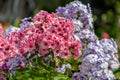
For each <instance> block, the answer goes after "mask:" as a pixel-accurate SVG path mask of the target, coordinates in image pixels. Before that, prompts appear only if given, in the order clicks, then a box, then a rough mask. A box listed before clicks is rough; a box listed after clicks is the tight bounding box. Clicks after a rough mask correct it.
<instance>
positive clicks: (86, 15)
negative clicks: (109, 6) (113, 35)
mask: <svg viewBox="0 0 120 80" xmlns="http://www.w3.org/2000/svg"><path fill="white" fill-rule="evenodd" d="M56 11H57V12H56V14H57V15H58V16H61V17H65V18H68V19H72V20H73V21H74V24H75V30H77V29H79V28H87V29H92V28H93V25H92V22H93V19H92V14H91V9H90V5H89V4H88V5H87V6H86V5H84V4H82V3H81V2H80V1H73V2H70V3H69V4H67V5H66V6H65V7H58V9H56ZM76 25H77V26H76Z"/></svg>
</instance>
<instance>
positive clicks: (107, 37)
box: [102, 33, 110, 39]
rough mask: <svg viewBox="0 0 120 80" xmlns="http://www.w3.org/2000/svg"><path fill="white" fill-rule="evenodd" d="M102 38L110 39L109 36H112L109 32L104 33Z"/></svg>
mask: <svg viewBox="0 0 120 80" xmlns="http://www.w3.org/2000/svg"><path fill="white" fill-rule="evenodd" d="M102 38H106V39H109V38H110V36H109V34H108V33H103V34H102Z"/></svg>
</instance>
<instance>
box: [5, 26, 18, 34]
mask: <svg viewBox="0 0 120 80" xmlns="http://www.w3.org/2000/svg"><path fill="white" fill-rule="evenodd" d="M19 30H20V28H17V27H14V26H10V27H9V28H8V29H6V30H5V33H4V34H5V36H8V35H9V34H10V33H12V32H17V31H19Z"/></svg>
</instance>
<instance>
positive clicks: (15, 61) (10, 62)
mask: <svg viewBox="0 0 120 80" xmlns="http://www.w3.org/2000/svg"><path fill="white" fill-rule="evenodd" d="M22 62H24V63H26V58H25V57H23V56H15V57H14V58H10V59H7V60H6V66H7V68H8V73H9V74H13V73H14V69H15V68H17V67H18V66H19V65H20V64H21V63H22Z"/></svg>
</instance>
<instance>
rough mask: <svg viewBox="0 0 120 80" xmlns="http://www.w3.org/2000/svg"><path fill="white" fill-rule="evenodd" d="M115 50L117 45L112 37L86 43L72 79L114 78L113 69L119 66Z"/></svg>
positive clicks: (104, 79) (98, 79)
mask: <svg viewBox="0 0 120 80" xmlns="http://www.w3.org/2000/svg"><path fill="white" fill-rule="evenodd" d="M106 45H107V46H106ZM105 49H106V50H105ZM109 50H111V51H109ZM116 52H117V45H116V43H115V41H114V40H113V39H102V40H100V41H98V40H97V41H94V42H90V43H88V45H87V47H86V49H85V50H84V54H83V55H82V64H81V65H80V66H79V70H80V71H79V72H78V73H77V75H76V73H75V74H74V75H73V80H79V79H78V77H79V78H80V79H81V78H83V79H84V80H87V79H90V80H114V79H115V76H114V74H113V71H114V70H116V69H117V68H118V67H119V61H118V59H117V58H116V56H115V53H116ZM75 77H76V78H75Z"/></svg>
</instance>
